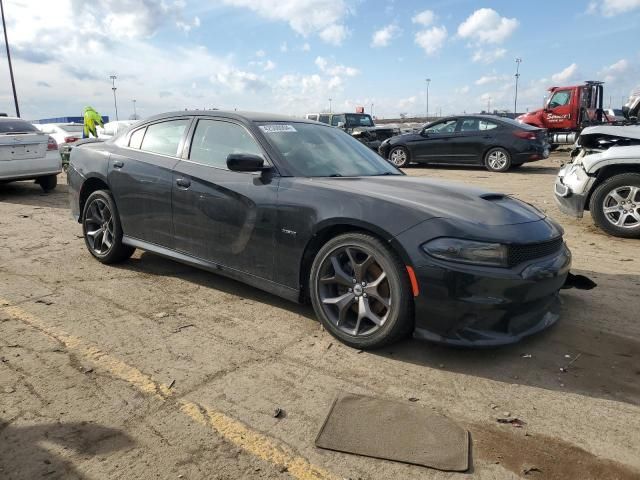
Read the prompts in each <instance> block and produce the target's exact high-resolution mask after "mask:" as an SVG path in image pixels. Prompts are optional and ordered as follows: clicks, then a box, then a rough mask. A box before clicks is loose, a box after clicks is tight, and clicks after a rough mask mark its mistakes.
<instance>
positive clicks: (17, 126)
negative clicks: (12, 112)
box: [0, 118, 40, 134]
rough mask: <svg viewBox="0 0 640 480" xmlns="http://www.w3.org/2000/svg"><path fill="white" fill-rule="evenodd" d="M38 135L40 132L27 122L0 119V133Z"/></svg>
mask: <svg viewBox="0 0 640 480" xmlns="http://www.w3.org/2000/svg"><path fill="white" fill-rule="evenodd" d="M32 132H36V133H39V132H40V131H39V130H38V129H37V128H36V127H34V126H33V125H31V124H30V123H28V122H25V121H24V120H20V119H14V118H12V119H6V118H3V119H0V133H7V134H10V133H32Z"/></svg>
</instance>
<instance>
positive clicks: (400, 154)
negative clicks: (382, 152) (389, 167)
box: [389, 147, 409, 168]
mask: <svg viewBox="0 0 640 480" xmlns="http://www.w3.org/2000/svg"><path fill="white" fill-rule="evenodd" d="M389 161H390V162H391V163H392V164H394V165H395V166H396V167H398V168H402V167H406V166H407V165H409V151H408V150H407V149H406V148H405V147H394V148H392V149H391V151H390V152H389Z"/></svg>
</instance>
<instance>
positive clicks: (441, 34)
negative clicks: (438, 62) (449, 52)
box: [415, 26, 447, 55]
mask: <svg viewBox="0 0 640 480" xmlns="http://www.w3.org/2000/svg"><path fill="white" fill-rule="evenodd" d="M446 39H447V29H446V27H444V26H440V27H431V28H429V29H427V30H422V31H420V32H418V33H416V36H415V43H416V44H418V45H419V46H420V47H422V49H423V50H424V51H425V52H426V54H427V55H435V54H436V53H438V51H439V50H440V49H441V48H442V46H443V45H444V42H445V40H446Z"/></svg>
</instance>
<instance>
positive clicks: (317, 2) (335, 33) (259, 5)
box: [222, 0, 350, 45]
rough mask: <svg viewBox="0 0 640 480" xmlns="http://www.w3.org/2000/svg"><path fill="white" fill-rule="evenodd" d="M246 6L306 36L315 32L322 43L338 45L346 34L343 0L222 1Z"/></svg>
mask: <svg viewBox="0 0 640 480" xmlns="http://www.w3.org/2000/svg"><path fill="white" fill-rule="evenodd" d="M222 1H223V2H224V3H225V4H227V5H230V6H234V7H244V8H248V9H250V10H252V11H254V12H256V13H257V14H258V15H260V16H262V17H264V18H267V19H269V20H275V21H284V22H287V23H288V24H289V26H290V27H291V28H292V29H293V30H294V31H295V32H296V33H299V34H300V35H303V36H305V37H307V36H309V35H313V34H317V35H319V36H320V38H322V40H324V41H325V42H327V43H329V44H332V45H340V44H341V43H342V41H344V39H345V38H346V37H347V35H348V30H347V28H346V27H345V25H344V20H345V18H346V17H347V15H348V14H349V13H350V9H349V6H348V5H347V2H346V1H345V0H222Z"/></svg>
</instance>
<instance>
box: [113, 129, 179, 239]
mask: <svg viewBox="0 0 640 480" xmlns="http://www.w3.org/2000/svg"><path fill="white" fill-rule="evenodd" d="M190 123H191V119H190V118H180V119H176V120H169V121H163V122H158V123H153V124H151V125H149V126H144V127H141V128H139V129H138V130H135V131H134V132H133V133H132V134H131V136H130V137H129V140H128V142H127V145H126V146H121V147H118V148H115V149H114V151H113V153H112V154H111V158H110V160H109V173H108V179H109V185H111V190H112V192H113V195H114V198H115V201H116V206H117V207H118V213H119V214H120V220H121V222H122V230H123V232H124V234H125V235H126V236H128V237H132V238H136V239H139V240H144V241H147V242H151V243H154V244H156V245H161V246H163V247H167V248H172V247H173V221H172V215H171V189H172V185H173V173H172V172H173V167H174V165H175V164H176V163H177V162H178V158H177V156H178V152H179V151H181V147H182V144H183V142H184V138H185V136H186V131H187V130H188V126H189V124H190Z"/></svg>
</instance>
